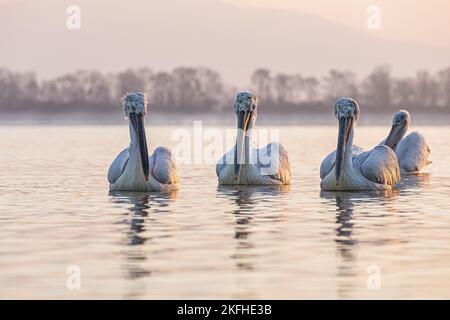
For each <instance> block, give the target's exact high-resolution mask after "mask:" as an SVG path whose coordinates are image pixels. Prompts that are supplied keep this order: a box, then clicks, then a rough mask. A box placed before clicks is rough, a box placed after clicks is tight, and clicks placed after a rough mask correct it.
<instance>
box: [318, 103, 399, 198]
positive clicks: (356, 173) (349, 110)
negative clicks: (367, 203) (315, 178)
mask: <svg viewBox="0 0 450 320" xmlns="http://www.w3.org/2000/svg"><path fill="white" fill-rule="evenodd" d="M335 115H336V117H337V118H338V119H339V137H338V146H337V149H336V151H333V152H332V153H330V154H329V155H328V156H327V157H326V158H325V159H324V160H323V162H322V164H321V167H320V177H321V179H322V181H321V184H320V186H321V188H322V190H326V191H358V190H389V189H392V187H393V186H395V184H397V182H398V181H399V180H400V168H399V165H398V160H397V157H396V155H395V153H394V152H393V151H392V149H391V148H389V147H387V146H383V145H379V146H376V147H375V148H373V149H372V150H370V151H366V152H363V151H362V149H361V148H359V147H355V146H353V135H354V126H355V125H356V122H357V120H358V115H359V106H358V104H357V102H356V101H355V100H353V99H350V98H341V99H339V100H338V101H337V102H336V106H335Z"/></svg>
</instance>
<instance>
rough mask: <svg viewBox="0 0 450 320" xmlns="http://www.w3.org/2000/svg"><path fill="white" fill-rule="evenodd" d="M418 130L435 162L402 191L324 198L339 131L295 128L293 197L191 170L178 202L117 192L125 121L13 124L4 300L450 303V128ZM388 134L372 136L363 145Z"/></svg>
mask: <svg viewBox="0 0 450 320" xmlns="http://www.w3.org/2000/svg"><path fill="white" fill-rule="evenodd" d="M185 128H186V129H189V130H191V129H192V126H189V125H186V126H185ZM221 128H222V129H225V128H226V127H221ZM230 128H234V126H230ZM258 128H265V127H258ZM174 129H176V127H170V126H148V128H147V139H148V142H149V148H150V149H153V148H154V147H156V146H158V145H161V144H162V145H166V146H169V147H173V146H174V145H175V144H176V143H175V142H173V141H171V134H172V133H173V130H174ZM276 129H278V128H276ZM415 129H418V130H419V131H421V132H422V133H423V134H424V135H425V136H426V138H427V140H428V143H429V145H430V147H431V149H432V160H433V164H432V165H431V166H430V167H429V168H428V169H427V170H426V171H425V172H424V173H422V174H420V175H413V176H406V177H404V179H403V181H402V182H401V183H400V184H399V185H398V189H397V190H395V191H393V192H388V193H323V192H321V191H320V187H319V182H320V179H319V166H320V163H321V160H322V159H323V157H324V156H325V155H326V154H327V153H328V152H329V151H331V150H332V149H334V148H335V146H336V139H337V138H336V134H337V128H336V126H301V127H300V126H297V127H296V126H289V127H283V128H282V129H281V131H280V132H281V133H280V140H281V142H282V143H283V144H284V146H285V147H286V148H287V150H288V152H289V156H290V159H291V164H292V172H293V181H292V185H291V186H290V187H288V188H284V189H274V188H257V187H246V188H244V187H242V188H218V186H217V180H216V176H215V169H214V166H213V165H210V164H195V165H190V164H182V165H180V175H181V188H180V190H179V191H178V192H177V193H173V194H168V195H167V194H158V193H153V194H139V193H134V194H109V192H108V183H107V180H106V172H107V170H108V167H109V164H110V162H111V161H112V160H113V159H114V157H115V156H116V155H117V153H118V152H119V151H121V150H122V149H123V148H124V147H125V146H126V145H127V144H128V142H129V140H128V139H129V137H128V127H127V125H126V124H125V123H124V124H123V125H114V126H112V125H111V126H77V125H72V126H33V125H29V126H19V125H17V126H12V125H11V126H10V125H2V127H0V136H1V137H2V138H1V140H0V147H1V148H0V149H1V152H0V298H31V299H35V298H61V299H75V298H88V299H90V298H107V299H108V298H118V299H122V298H127V299H141V298H149V299H160V298H181V299H193V298H203V299H211V298H224V299H229V298H231V299H233V298H238V299H241V298H242V299H244V298H248V299H260V298H275V299H277V298H288V299H302V298H344V299H346V298H376V299H378V298H405V299H407V298H447V299H448V298H450V232H449V230H450V193H449V190H450V166H449V165H450V127H445V126H434V127H431V126H430V127H427V126H421V127H416V128H415ZM388 131H389V127H388V126H385V127H368V126H361V127H358V128H357V131H356V134H355V142H356V143H357V144H359V145H361V146H362V147H364V148H368V147H371V146H373V145H375V144H376V143H378V142H379V141H380V140H381V139H382V138H384V137H385V135H386V134H387V133H388ZM71 265H75V266H79V268H80V271H81V288H80V290H69V289H68V288H67V279H68V277H69V276H70V274H68V273H67V270H68V267H69V266H71ZM378 280H379V282H377V281H378ZM374 284H375V285H374Z"/></svg>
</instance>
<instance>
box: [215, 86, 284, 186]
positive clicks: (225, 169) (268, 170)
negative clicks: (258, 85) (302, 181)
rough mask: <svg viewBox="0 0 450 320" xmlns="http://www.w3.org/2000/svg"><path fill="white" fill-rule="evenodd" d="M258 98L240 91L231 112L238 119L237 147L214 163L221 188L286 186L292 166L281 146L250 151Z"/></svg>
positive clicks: (274, 145)
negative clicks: (225, 186)
mask: <svg viewBox="0 0 450 320" xmlns="http://www.w3.org/2000/svg"><path fill="white" fill-rule="evenodd" d="M257 107H258V97H257V96H255V95H253V94H251V93H248V92H241V93H238V94H237V96H236V103H235V105H234V109H235V111H236V115H237V118H238V121H237V126H238V132H237V138H236V145H235V146H234V147H233V148H232V149H231V150H230V151H228V152H227V153H226V154H225V155H224V156H223V157H222V158H221V159H220V160H219V161H218V163H217V165H216V174H217V177H218V180H219V184H220V185H287V184H290V182H291V166H290V164H289V159H288V155H287V152H286V150H285V149H284V147H283V146H282V145H281V144H279V143H276V142H271V143H269V144H268V145H267V146H265V147H264V148H261V149H256V148H250V141H251V140H250V137H251V133H252V131H253V127H254V124H255V120H256V114H257Z"/></svg>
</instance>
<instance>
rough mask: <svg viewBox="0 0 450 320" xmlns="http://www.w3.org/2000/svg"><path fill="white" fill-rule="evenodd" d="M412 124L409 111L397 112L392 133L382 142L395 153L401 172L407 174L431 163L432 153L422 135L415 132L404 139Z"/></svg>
mask: <svg viewBox="0 0 450 320" xmlns="http://www.w3.org/2000/svg"><path fill="white" fill-rule="evenodd" d="M410 122H411V116H410V114H409V112H408V111H406V110H400V111H399V112H397V113H396V114H395V115H394V119H393V121H392V128H391V131H390V133H389V135H388V137H387V138H386V139H385V140H384V141H383V142H382V144H385V145H387V146H389V147H390V148H392V149H393V150H394V151H395V153H396V155H397V158H398V162H399V165H400V170H401V171H402V172H406V173H413V172H418V171H420V170H422V169H423V168H424V167H425V166H426V165H428V164H430V163H431V161H430V160H429V157H430V154H431V151H430V148H429V147H428V145H427V143H426V141H425V137H424V136H423V135H422V134H420V133H419V132H417V131H414V132H412V133H410V134H409V135H407V136H406V137H404V135H405V134H406V132H407V131H408V128H409V125H410ZM403 137H404V138H403Z"/></svg>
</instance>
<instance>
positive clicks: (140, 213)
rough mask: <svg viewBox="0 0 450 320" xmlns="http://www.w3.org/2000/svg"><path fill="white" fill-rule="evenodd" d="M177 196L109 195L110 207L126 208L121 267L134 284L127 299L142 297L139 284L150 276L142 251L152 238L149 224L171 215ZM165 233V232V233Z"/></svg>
mask: <svg viewBox="0 0 450 320" xmlns="http://www.w3.org/2000/svg"><path fill="white" fill-rule="evenodd" d="M177 196H178V192H177V191H173V192H167V193H157V194H155V193H153V194H148V193H142V192H122V191H120V192H119V191H117V192H111V193H110V197H111V201H112V202H113V203H116V204H119V205H121V206H124V205H125V206H127V211H126V212H125V213H124V214H123V216H124V217H125V218H124V219H123V220H122V221H121V222H122V223H125V224H127V225H128V228H127V232H126V234H125V235H126V237H125V242H124V244H125V246H126V248H125V250H123V251H122V253H123V255H124V258H125V261H124V263H123V264H122V266H123V268H124V270H125V272H126V274H127V277H128V278H129V279H133V280H135V281H133V282H129V284H130V285H131V287H130V289H129V291H130V292H129V294H128V296H127V298H138V297H140V296H143V295H145V293H146V285H145V281H140V279H144V278H147V277H150V276H151V268H150V267H149V266H148V261H147V258H148V256H149V252H148V251H147V250H145V247H146V243H147V242H148V241H149V240H150V239H151V238H153V237H150V236H149V235H148V234H147V233H148V229H149V227H151V222H152V220H155V219H157V218H158V215H159V214H165V213H168V212H170V203H171V202H172V201H175V200H176V199H177ZM165 232H167V231H165ZM163 236H164V237H167V235H161V237H163Z"/></svg>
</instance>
